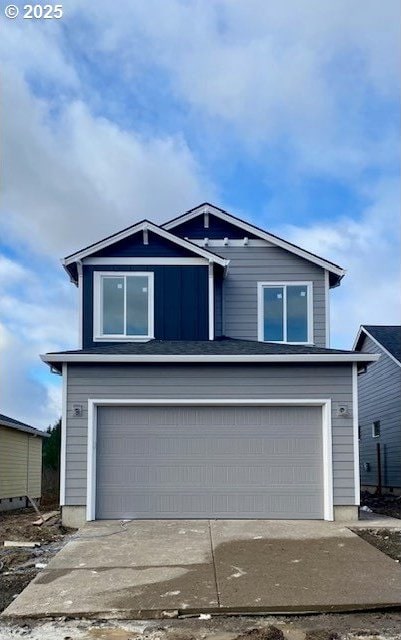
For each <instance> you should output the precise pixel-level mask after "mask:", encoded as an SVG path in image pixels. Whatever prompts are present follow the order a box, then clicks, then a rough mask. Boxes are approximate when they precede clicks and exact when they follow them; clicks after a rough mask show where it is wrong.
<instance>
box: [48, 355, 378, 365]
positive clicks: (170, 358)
mask: <svg viewBox="0 0 401 640" xmlns="http://www.w3.org/2000/svg"><path fill="white" fill-rule="evenodd" d="M40 357H41V359H42V360H43V362H47V363H49V364H51V363H53V362H100V363H102V364H108V363H109V362H126V363H132V364H135V363H147V362H149V363H151V362H230V363H231V362H246V363H250V364H251V363H254V362H266V363H268V362H277V363H283V364H285V363H287V362H293V363H296V362H299V363H306V364H314V363H316V362H320V363H325V362H326V363H328V364H330V363H332V362H347V363H352V362H376V360H378V359H379V357H380V356H379V355H376V354H374V353H367V354H362V353H361V354H359V353H356V354H353V353H351V354H348V353H339V354H286V355H277V354H274V355H249V354H248V355H247V354H243V355H240V356H238V355H132V354H130V355H126V354H124V355H117V354H102V353H94V354H81V353H70V354H57V353H56V354H51V353H47V354H45V355H41V356H40Z"/></svg>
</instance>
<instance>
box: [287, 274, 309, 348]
mask: <svg viewBox="0 0 401 640" xmlns="http://www.w3.org/2000/svg"><path fill="white" fill-rule="evenodd" d="M307 341H308V288H307V287H306V286H289V287H287V342H307Z"/></svg>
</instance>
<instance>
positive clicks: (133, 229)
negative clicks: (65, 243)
mask: <svg viewBox="0 0 401 640" xmlns="http://www.w3.org/2000/svg"><path fill="white" fill-rule="evenodd" d="M140 231H151V232H152V233H155V234H156V235H158V236H161V237H162V238H165V239H166V240H168V241H169V242H172V243H174V244H177V245H179V246H180V247H184V248H185V249H187V250H188V251H191V252H192V253H194V254H196V255H198V256H201V257H202V258H205V259H206V260H209V261H210V262H215V263H216V264H218V265H220V266H221V267H226V266H227V265H228V264H229V260H226V259H225V258H222V257H221V256H218V255H216V254H215V253H212V251H208V250H207V249H203V248H201V247H198V246H197V245H196V244H193V243H192V242H190V241H189V240H185V239H184V238H180V237H179V236H176V235H174V233H171V232H170V231H168V230H166V229H163V228H162V227H159V226H158V225H157V224H154V223H153V222H150V221H149V220H141V222H138V223H136V224H134V225H131V226H130V227H127V228H126V229H123V230H122V231H118V232H117V233H114V234H112V235H111V236H107V237H106V238H103V240H99V241H98V242H95V243H93V244H90V245H88V246H87V247H85V248H84V249H80V251H76V252H75V253H72V254H71V255H69V256H67V257H66V258H64V260H63V266H64V268H65V269H66V270H67V271H68V273H69V274H70V276H71V278H72V280H73V281H74V282H76V275H75V273H74V269H73V268H71V266H72V265H76V263H77V262H79V261H80V260H82V259H83V258H87V257H88V256H90V255H92V254H94V253H96V252H97V251H100V250H101V249H104V248H105V247H109V246H110V245H113V244H115V243H116V242H119V241H120V240H123V239H124V238H127V237H128V236H131V235H134V234H135V233H138V232H140Z"/></svg>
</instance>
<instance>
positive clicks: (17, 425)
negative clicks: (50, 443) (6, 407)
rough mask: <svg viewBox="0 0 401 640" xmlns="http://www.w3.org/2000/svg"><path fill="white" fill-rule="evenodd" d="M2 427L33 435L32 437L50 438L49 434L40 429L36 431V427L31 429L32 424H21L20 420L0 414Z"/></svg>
mask: <svg viewBox="0 0 401 640" xmlns="http://www.w3.org/2000/svg"><path fill="white" fill-rule="evenodd" d="M0 426H4V427H9V428H10V429H16V430H17V431H24V432H25V433H31V434H32V435H37V436H42V437H43V438H48V437H49V434H48V433H45V432H44V431H40V429H35V427H31V425H30V424H25V422H20V421H19V420H15V419H14V418H10V417H9V416H5V415H4V414H2V413H0Z"/></svg>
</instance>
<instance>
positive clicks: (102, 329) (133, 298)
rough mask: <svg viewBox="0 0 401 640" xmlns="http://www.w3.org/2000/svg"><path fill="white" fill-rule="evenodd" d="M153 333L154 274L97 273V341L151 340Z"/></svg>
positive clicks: (95, 277) (95, 302)
mask: <svg viewBox="0 0 401 640" xmlns="http://www.w3.org/2000/svg"><path fill="white" fill-rule="evenodd" d="M153 335H154V332H153V273H150V272H122V273H120V272H118V273H117V272H112V271H107V272H103V273H99V272H96V273H95V275H94V338H95V340H149V339H151V338H153Z"/></svg>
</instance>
